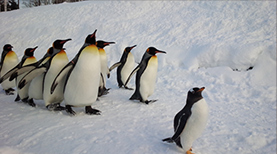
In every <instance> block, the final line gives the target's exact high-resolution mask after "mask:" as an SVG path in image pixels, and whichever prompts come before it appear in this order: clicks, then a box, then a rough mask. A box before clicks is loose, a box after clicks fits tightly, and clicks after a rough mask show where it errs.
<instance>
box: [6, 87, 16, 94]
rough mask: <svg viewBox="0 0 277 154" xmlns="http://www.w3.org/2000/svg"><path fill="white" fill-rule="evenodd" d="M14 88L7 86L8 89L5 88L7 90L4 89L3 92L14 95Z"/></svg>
mask: <svg viewBox="0 0 277 154" xmlns="http://www.w3.org/2000/svg"><path fill="white" fill-rule="evenodd" d="M14 91H15V90H14V89H13V88H9V89H7V90H5V93H6V95H14Z"/></svg>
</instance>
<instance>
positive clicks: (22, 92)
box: [16, 57, 37, 99]
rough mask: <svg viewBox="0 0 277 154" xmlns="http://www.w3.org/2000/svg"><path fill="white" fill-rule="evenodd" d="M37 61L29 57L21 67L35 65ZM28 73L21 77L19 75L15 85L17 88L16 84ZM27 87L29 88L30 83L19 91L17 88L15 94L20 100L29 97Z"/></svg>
mask: <svg viewBox="0 0 277 154" xmlns="http://www.w3.org/2000/svg"><path fill="white" fill-rule="evenodd" d="M36 61H37V60H36V58H35V57H30V58H27V59H26V61H25V62H24V63H23V65H22V66H25V65H28V64H32V63H35V62H36ZM27 73H28V72H26V73H23V74H21V75H19V76H18V77H17V79H16V85H17V87H18V84H19V82H20V80H21V79H22V78H23V77H24V76H25V75H26V74H27ZM29 86H30V82H29V83H27V84H26V85H25V86H24V87H23V88H22V89H19V88H17V93H18V95H19V97H20V99H24V98H27V97H28V96H29V95H28V91H29Z"/></svg>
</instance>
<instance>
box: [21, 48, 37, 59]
mask: <svg viewBox="0 0 277 154" xmlns="http://www.w3.org/2000/svg"><path fill="white" fill-rule="evenodd" d="M37 48H38V46H36V47H34V48H28V49H26V50H25V52H24V54H25V55H26V56H27V57H32V56H34V52H35V50H36V49H37Z"/></svg>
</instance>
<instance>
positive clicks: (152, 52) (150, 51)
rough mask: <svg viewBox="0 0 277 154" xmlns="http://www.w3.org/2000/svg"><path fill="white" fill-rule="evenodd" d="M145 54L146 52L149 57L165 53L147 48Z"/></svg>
mask: <svg viewBox="0 0 277 154" xmlns="http://www.w3.org/2000/svg"><path fill="white" fill-rule="evenodd" d="M146 52H148V53H149V54H150V55H153V56H154V55H156V53H166V52H165V51H161V50H158V49H156V48H154V47H149V48H148V49H147V50H146Z"/></svg>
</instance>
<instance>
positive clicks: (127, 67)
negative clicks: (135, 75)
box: [120, 52, 135, 85]
mask: <svg viewBox="0 0 277 154" xmlns="http://www.w3.org/2000/svg"><path fill="white" fill-rule="evenodd" d="M134 66H135V59H134V56H133V55H132V53H131V52H130V53H129V54H128V57H127V60H126V62H125V64H124V66H123V67H122V69H121V72H120V74H121V81H122V83H123V84H126V85H127V84H128V83H125V82H126V80H127V79H128V77H129V75H130V74H131V72H132V71H133V69H134Z"/></svg>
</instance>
